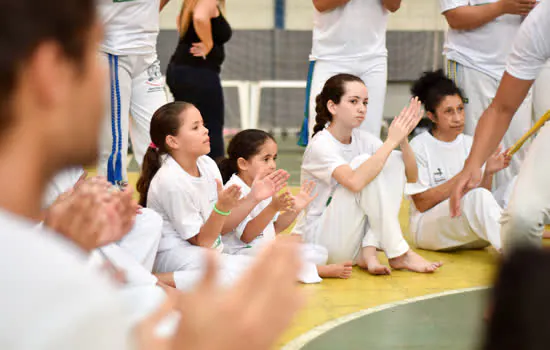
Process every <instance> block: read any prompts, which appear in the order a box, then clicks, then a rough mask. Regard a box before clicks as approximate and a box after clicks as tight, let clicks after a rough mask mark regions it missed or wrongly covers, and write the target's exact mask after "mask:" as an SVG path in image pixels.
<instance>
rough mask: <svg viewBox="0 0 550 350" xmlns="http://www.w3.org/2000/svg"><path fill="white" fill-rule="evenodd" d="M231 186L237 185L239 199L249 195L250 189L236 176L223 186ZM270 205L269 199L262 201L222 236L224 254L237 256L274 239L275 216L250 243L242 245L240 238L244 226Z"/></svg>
mask: <svg viewBox="0 0 550 350" xmlns="http://www.w3.org/2000/svg"><path fill="white" fill-rule="evenodd" d="M231 185H239V186H240V187H241V194H242V196H241V198H242V197H245V196H247V195H248V194H249V193H250V187H248V185H247V184H246V183H245V182H244V181H243V180H242V179H241V178H240V177H239V176H238V175H237V174H233V176H231V179H229V181H227V183H226V184H225V186H226V187H228V186H231ZM270 203H271V198H267V199H264V200H263V201H261V202H260V203H259V204H258V205H257V206H255V207H254V209H252V211H251V212H250V214H248V216H247V217H246V218H245V219H244V220H243V222H241V223H240V224H239V226H237V228H236V229H235V231H232V232H230V233H228V234H226V235H224V236H222V241H223V246H224V252H225V253H228V254H238V253H239V251H241V250H243V249H250V248H252V247H258V246H262V245H264V244H266V243H267V242H269V241H272V240H273V239H275V235H276V232H275V225H274V223H275V221H277V218H278V217H279V215H278V214H277V215H275V216H274V217H273V220H271V222H270V223H269V224H268V225H267V226H266V228H265V229H264V231H263V232H262V233H261V234H260V235H258V237H256V238H255V239H254V240H253V241H252V242H250V243H248V244H247V243H244V242H243V241H241V237H242V235H243V232H244V229H245V228H246V225H248V223H249V222H250V221H252V219H254V218H255V217H256V216H258V215H260V213H261V212H262V211H263V210H264V209H265V208H267V206H268V205H269V204H270Z"/></svg>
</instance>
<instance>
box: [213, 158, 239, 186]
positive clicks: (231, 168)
mask: <svg viewBox="0 0 550 350" xmlns="http://www.w3.org/2000/svg"><path fill="white" fill-rule="evenodd" d="M218 167H219V168H220V173H221V174H222V179H223V183H224V184H225V183H227V181H229V179H231V176H233V174H236V173H238V172H239V168H238V166H237V159H232V158H223V159H222V160H221V161H219V163H218Z"/></svg>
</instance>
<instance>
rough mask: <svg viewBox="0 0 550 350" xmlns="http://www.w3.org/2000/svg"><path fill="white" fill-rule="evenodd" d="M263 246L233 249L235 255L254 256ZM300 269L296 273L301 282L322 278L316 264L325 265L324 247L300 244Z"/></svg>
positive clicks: (316, 281)
mask: <svg viewBox="0 0 550 350" xmlns="http://www.w3.org/2000/svg"><path fill="white" fill-rule="evenodd" d="M264 247H265V244H258V245H255V246H253V247H252V248H244V249H240V250H238V251H235V252H234V253H233V254H235V255H246V256H251V257H255V256H257V255H258V253H259V252H260V251H261V250H262V249H263V248H264ZM300 257H301V260H302V269H301V271H300V273H299V274H298V280H299V281H300V282H302V283H319V282H321V281H322V280H323V279H322V278H321V277H319V272H318V271H317V265H326V263H327V260H328V252H327V250H326V248H325V247H322V246H320V245H315V244H308V243H304V244H302V246H301V254H300Z"/></svg>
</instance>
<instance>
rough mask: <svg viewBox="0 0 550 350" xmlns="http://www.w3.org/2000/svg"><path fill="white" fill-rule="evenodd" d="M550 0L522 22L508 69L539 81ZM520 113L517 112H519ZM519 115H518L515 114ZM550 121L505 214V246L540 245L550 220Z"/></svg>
mask: <svg viewBox="0 0 550 350" xmlns="http://www.w3.org/2000/svg"><path fill="white" fill-rule="evenodd" d="M548 33H550V2H549V1H542V2H540V3H539V4H538V5H537V7H535V9H534V10H533V11H531V13H530V14H529V16H527V18H526V19H525V20H524V22H523V23H522V25H521V28H520V30H519V31H518V34H517V36H516V39H515V41H514V45H513V48H512V52H511V53H510V55H509V56H508V60H507V64H506V72H507V73H508V74H510V75H512V76H513V77H515V78H518V79H521V80H535V79H536V78H537V77H538V76H539V73H540V71H541V69H543V67H544V66H545V64H546V62H547V61H548V59H549V58H550V38H549V37H548ZM516 116H517V115H516ZM514 118H515V117H514ZM548 154H550V123H546V125H544V126H543V127H542V129H541V130H540V131H539V133H538V135H537V137H536V138H535V139H534V141H533V143H532V144H531V146H530V147H529V149H528V152H527V156H526V158H525V160H524V162H523V165H522V167H521V169H520V172H519V174H518V178H517V182H516V185H515V187H514V190H513V192H512V197H511V199H510V203H509V204H508V208H506V210H505V211H504V214H503V216H502V239H503V248H504V249H505V250H508V249H510V248H513V247H517V246H519V245H533V246H540V244H541V237H542V234H543V231H544V224H545V223H548V222H549V221H550V186H548V176H549V174H550V162H548Z"/></svg>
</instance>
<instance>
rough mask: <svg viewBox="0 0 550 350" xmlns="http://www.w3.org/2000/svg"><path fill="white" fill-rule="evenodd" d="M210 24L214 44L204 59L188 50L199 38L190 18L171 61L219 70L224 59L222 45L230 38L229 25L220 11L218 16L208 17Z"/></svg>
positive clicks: (177, 63)
mask: <svg viewBox="0 0 550 350" xmlns="http://www.w3.org/2000/svg"><path fill="white" fill-rule="evenodd" d="M210 23H211V25H212V39H213V42H214V46H213V47H212V50H211V51H210V52H209V53H208V55H207V56H206V59H203V58H202V57H195V56H193V55H192V54H191V53H190V52H189V50H190V49H191V47H192V44H193V43H198V42H200V41H201V40H200V39H199V36H198V35H197V32H196V31H195V26H194V25H193V21H192V20H191V21H190V23H189V28H188V29H187V32H186V33H185V35H184V36H183V38H181V39H180V41H179V43H178V47H177V48H176V52H174V55H173V56H172V59H171V61H170V62H171V63H173V64H176V65H180V64H181V65H188V66H193V67H199V68H207V69H212V70H214V71H216V72H218V73H219V72H220V70H221V65H222V63H223V61H224V59H225V50H224V47H223V45H224V44H225V43H226V42H228V41H229V39H231V34H232V31H231V26H230V25H229V23H228V22H227V20H226V19H225V17H224V16H223V15H222V13H221V11H220V14H219V16H218V17H215V18H212V19H210Z"/></svg>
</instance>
